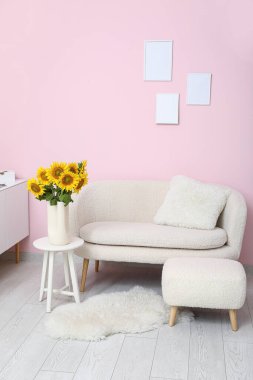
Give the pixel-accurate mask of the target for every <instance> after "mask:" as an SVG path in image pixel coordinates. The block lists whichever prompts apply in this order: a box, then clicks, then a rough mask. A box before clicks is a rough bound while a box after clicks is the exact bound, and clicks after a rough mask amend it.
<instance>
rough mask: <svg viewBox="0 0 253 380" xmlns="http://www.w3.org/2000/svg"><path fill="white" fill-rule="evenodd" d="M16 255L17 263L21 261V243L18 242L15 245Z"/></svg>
mask: <svg viewBox="0 0 253 380" xmlns="http://www.w3.org/2000/svg"><path fill="white" fill-rule="evenodd" d="M15 255H16V264H18V263H19V261H20V245H19V243H17V244H16V245H15Z"/></svg>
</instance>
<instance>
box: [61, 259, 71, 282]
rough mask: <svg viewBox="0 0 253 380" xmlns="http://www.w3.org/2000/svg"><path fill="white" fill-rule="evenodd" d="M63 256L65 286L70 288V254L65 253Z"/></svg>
mask: <svg viewBox="0 0 253 380" xmlns="http://www.w3.org/2000/svg"><path fill="white" fill-rule="evenodd" d="M62 254H63V265H64V277H65V285H66V286H68V287H69V288H70V279H69V261H68V253H67V252H63V253H62Z"/></svg>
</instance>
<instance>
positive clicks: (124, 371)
mask: <svg viewBox="0 0 253 380" xmlns="http://www.w3.org/2000/svg"><path fill="white" fill-rule="evenodd" d="M155 345H156V340H155V339H149V338H134V337H126V338H125V340H124V343H123V346H122V349H121V351H120V354H119V358H118V361H117V364H116V366H115V369H114V372H113V376H112V380H122V379H124V380H130V379H132V380H137V379H141V380H148V379H149V376H150V371H151V366H152V360H153V356H154V352H155Z"/></svg>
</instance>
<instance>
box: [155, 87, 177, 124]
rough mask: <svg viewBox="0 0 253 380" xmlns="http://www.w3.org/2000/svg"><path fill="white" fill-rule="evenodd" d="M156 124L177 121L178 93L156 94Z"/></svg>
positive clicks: (174, 122)
mask: <svg viewBox="0 0 253 380" xmlns="http://www.w3.org/2000/svg"><path fill="white" fill-rule="evenodd" d="M155 121H156V124H178V123H179V94H156V116H155Z"/></svg>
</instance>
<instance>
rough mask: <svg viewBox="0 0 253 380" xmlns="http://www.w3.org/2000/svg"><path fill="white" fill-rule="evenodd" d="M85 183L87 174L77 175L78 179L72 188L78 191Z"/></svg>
mask: <svg viewBox="0 0 253 380" xmlns="http://www.w3.org/2000/svg"><path fill="white" fill-rule="evenodd" d="M87 183H88V175H87V174H82V175H79V181H78V183H77V185H76V187H75V189H74V191H75V193H79V191H80V190H81V188H82V187H83V186H85V185H87Z"/></svg>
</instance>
